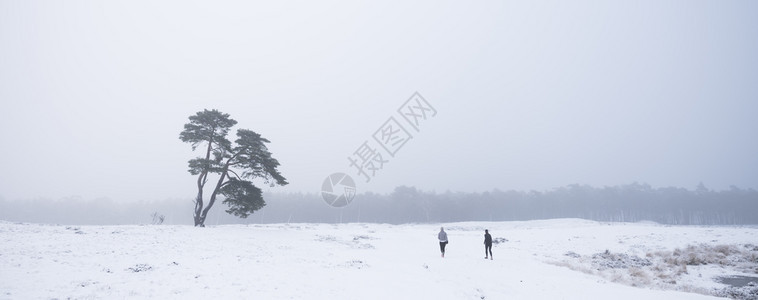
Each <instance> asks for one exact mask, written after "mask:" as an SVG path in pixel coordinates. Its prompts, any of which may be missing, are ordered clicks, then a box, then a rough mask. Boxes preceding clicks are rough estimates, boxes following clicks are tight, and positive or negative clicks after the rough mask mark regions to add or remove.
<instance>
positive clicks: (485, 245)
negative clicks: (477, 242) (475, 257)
mask: <svg viewBox="0 0 758 300" xmlns="http://www.w3.org/2000/svg"><path fill="white" fill-rule="evenodd" d="M488 247H489V246H487V244H484V259H487V257H489V256H488V255H487V248H488Z"/></svg>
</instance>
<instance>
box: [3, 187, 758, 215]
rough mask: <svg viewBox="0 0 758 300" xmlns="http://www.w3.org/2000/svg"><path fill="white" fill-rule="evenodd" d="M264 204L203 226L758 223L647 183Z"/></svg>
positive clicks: (65, 210)
mask: <svg viewBox="0 0 758 300" xmlns="http://www.w3.org/2000/svg"><path fill="white" fill-rule="evenodd" d="M264 198H265V200H266V203H267V205H266V206H265V207H264V208H263V209H261V210H259V211H257V212H255V213H254V214H252V215H251V216H249V217H248V218H246V219H240V218H237V217H234V216H231V215H228V214H226V213H225V212H224V210H225V209H226V207H225V206H224V205H223V204H221V203H220V201H219V202H218V203H217V204H216V206H214V207H213V209H212V210H211V213H210V214H209V216H208V221H207V223H208V225H216V224H252V223H347V222H365V223H391V224H400V223H448V222H463V221H524V220H534V219H553V218H582V219H588V220H596V221H608V222H639V221H653V222H657V223H661V224H672V225H746V224H758V191H756V190H753V189H740V188H737V187H732V188H730V189H728V190H722V191H713V190H709V189H707V188H705V186H703V185H702V184H701V185H699V186H698V187H697V188H696V189H695V190H688V189H683V188H674V187H667V188H652V187H651V186H649V185H647V184H638V183H634V184H629V185H623V186H614V187H602V188H595V187H591V186H586V185H570V186H566V187H561V188H556V189H552V190H549V191H543V192H537V191H530V192H522V191H500V190H493V191H489V192H483V193H462V192H445V193H435V192H425V191H421V190H418V189H416V188H414V187H406V186H401V187H397V188H396V189H395V190H394V191H393V192H392V193H389V194H376V193H363V194H358V195H357V196H356V197H355V199H354V200H353V202H352V203H351V204H350V205H348V206H346V207H343V208H334V207H331V206H329V205H327V204H326V203H325V202H324V201H323V200H322V198H321V196H320V195H318V194H304V193H266V194H265V196H264ZM192 208H193V202H192V200H189V199H184V200H179V199H172V200H164V201H157V202H134V203H115V202H113V201H110V200H108V199H96V200H89V201H85V200H81V199H77V198H67V199H61V200H56V201H53V200H45V199H38V200H29V201H14V202H11V201H3V200H0V220H5V221H11V222H31V223H50V224H80V225H86V224H93V225H96V224H151V223H153V221H154V220H153V216H152V215H153V214H154V213H157V214H158V215H162V216H164V217H165V222H164V224H192Z"/></svg>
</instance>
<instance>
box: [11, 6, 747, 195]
mask: <svg viewBox="0 0 758 300" xmlns="http://www.w3.org/2000/svg"><path fill="white" fill-rule="evenodd" d="M757 6H758V4H757V3H755V2H754V1H718V2H714V1H687V2H679V1H671V2H663V3H662V2H660V1H642V2H636V3H634V4H633V5H632V4H629V3H625V2H622V1H611V2H606V3H595V2H589V1H578V2H577V1H573V2H567V3H556V2H546V1H538V2H533V1H528V2H527V1H524V2H513V1H508V2H497V1H484V2H478V3H464V2H439V1H421V2H414V3H406V2H402V1H390V2H381V3H367V2H362V3H356V2H352V3H344V2H339V1H319V2H310V1H294V2H286V3H264V2H241V1H223V2H221V3H217V2H206V1H191V2H187V1H160V2H153V1H129V2H107V3H100V2H90V1H77V2H73V3H71V2H55V3H50V2H45V1H2V2H1V3H0V16H2V17H0V44H1V45H2V47H0V57H2V58H3V59H0V102H1V103H2V107H3V109H2V117H0V140H2V141H3V142H2V144H3V147H2V152H0V153H1V155H0V166H2V167H1V169H2V172H0V199H4V200H6V201H15V200H21V201H27V200H33V199H40V198H44V199H51V200H59V199H64V198H81V199H83V200H94V199H105V198H107V199H110V200H113V201H116V202H119V203H122V202H139V201H163V200H166V199H185V198H190V199H191V198H194V197H195V193H196V191H195V188H196V187H195V178H196V177H195V176H191V175H190V174H188V173H187V161H188V160H190V159H192V158H194V157H197V156H201V155H202V154H201V153H200V151H197V152H192V151H191V147H190V145H189V144H186V143H182V142H181V141H180V140H179V139H178V136H179V133H180V132H181V131H182V129H183V125H184V124H186V123H187V122H188V119H187V118H188V117H189V116H191V115H193V114H195V113H196V112H198V111H202V110H204V109H218V110H220V111H221V112H224V113H228V114H230V115H231V117H232V118H233V119H235V120H236V121H238V124H237V125H236V126H235V127H234V129H233V130H236V129H238V128H245V129H251V130H254V131H256V132H257V133H260V134H261V135H262V136H263V137H264V138H266V139H268V140H270V141H271V143H270V144H269V145H268V147H269V149H270V151H271V152H272V153H273V156H274V157H275V158H276V159H278V160H279V162H280V163H281V167H280V171H281V173H282V174H283V175H284V177H286V178H287V180H288V182H289V184H288V185H286V186H279V187H275V188H268V187H267V186H266V185H264V184H262V183H258V185H259V186H260V187H263V188H264V190H269V191H271V192H285V193H319V192H320V188H321V184H322V182H323V180H324V178H326V177H327V176H329V175H330V174H333V173H335V172H342V173H346V174H349V175H351V176H353V177H354V179H355V181H356V185H357V186H356V189H357V192H358V193H364V192H373V193H391V192H393V191H394V189H395V188H396V187H398V186H413V187H416V188H418V189H420V190H424V191H436V192H437V193H444V192H446V191H452V192H465V193H470V192H478V193H482V192H487V191H492V190H493V189H498V190H502V191H507V190H515V191H522V192H528V191H532V190H535V191H540V192H543V191H549V190H551V189H555V188H559V187H563V186H568V185H572V184H579V185H590V186H594V187H598V188H601V187H605V186H622V185H628V184H632V183H634V182H639V183H646V184H650V185H651V186H652V187H653V188H666V187H678V188H686V189H695V188H696V186H697V185H698V184H699V183H701V182H702V183H703V184H705V186H707V187H708V188H710V189H714V190H728V189H730V186H732V185H734V186H736V187H738V188H741V189H756V188H758V156H756V155H755V153H758V139H756V138H755V136H758V118H756V117H755V116H756V113H757V112H758V101H756V99H758V86H757V85H756V84H755V82H756V78H758V60H757V59H756V55H755V53H758V18H757V17H756V11H758V7H757ZM416 92H418V93H419V95H421V96H423V98H424V99H425V100H426V101H427V102H428V104H429V105H430V106H431V107H432V108H434V110H435V111H436V113H435V114H434V115H433V116H432V114H429V115H428V116H427V118H426V119H423V120H422V121H423V122H422V123H421V124H420V126H419V127H418V128H413V127H412V126H410V124H409V123H408V122H407V121H406V120H405V119H403V117H402V115H401V114H400V113H399V112H398V109H400V108H401V107H403V105H404V103H405V102H406V101H407V100H408V99H409V98H411V96H412V95H414V93H416ZM430 112H431V111H430ZM390 118H395V120H396V121H397V122H398V125H397V126H403V127H404V128H405V130H407V131H408V134H409V135H410V136H411V138H410V140H408V141H407V143H404V144H403V145H402V147H401V148H400V149H392V150H396V151H394V152H395V153H394V155H390V154H389V153H387V152H386V151H385V149H382V148H381V147H380V145H378V144H377V143H376V141H375V140H374V135H375V133H376V132H377V130H378V129H380V128H382V126H383V124H385V123H386V122H387V121H389V119H390ZM396 129H397V127H396ZM416 129H418V130H416ZM234 132H235V131H232V133H231V134H232V140H233V134H234ZM364 142H369V146H370V147H371V148H373V149H374V150H379V151H382V152H383V158H382V160H384V161H387V162H386V163H384V164H383V165H382V166H381V169H379V170H376V171H375V172H372V174H371V175H372V177H371V178H370V181H369V182H366V181H367V180H366V178H365V177H364V176H363V175H360V174H359V172H358V170H357V169H356V168H355V167H354V166H351V163H350V161H349V160H348V158H350V157H354V156H355V155H354V154H355V152H357V151H358V150H359V149H360V148H361V146H362V145H363V143H364ZM395 148H397V145H395ZM377 167H379V166H378V165H377Z"/></svg>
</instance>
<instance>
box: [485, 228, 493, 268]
mask: <svg viewBox="0 0 758 300" xmlns="http://www.w3.org/2000/svg"><path fill="white" fill-rule="evenodd" d="M488 251H489V259H490V260H492V259H493V258H492V236H491V235H490V232H489V230H487V229H485V230H484V259H487V258H488V255H487V252H488Z"/></svg>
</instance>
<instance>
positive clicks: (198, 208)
mask: <svg viewBox="0 0 758 300" xmlns="http://www.w3.org/2000/svg"><path fill="white" fill-rule="evenodd" d="M212 146H213V138H211V139H210V140H209V141H208V149H207V150H206V151H205V159H206V161H207V160H208V159H210V158H211V149H212V148H213V147H212ZM207 176H208V170H207V169H206V170H205V171H204V172H202V173H200V175H199V176H197V197H195V213H194V219H195V227H205V215H206V214H207V213H208V212H207V210H206V211H205V212H203V187H205V181H206V180H207V178H208V177H207ZM211 205H212V204H211ZM208 207H209V208H210V205H209V206H208Z"/></svg>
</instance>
